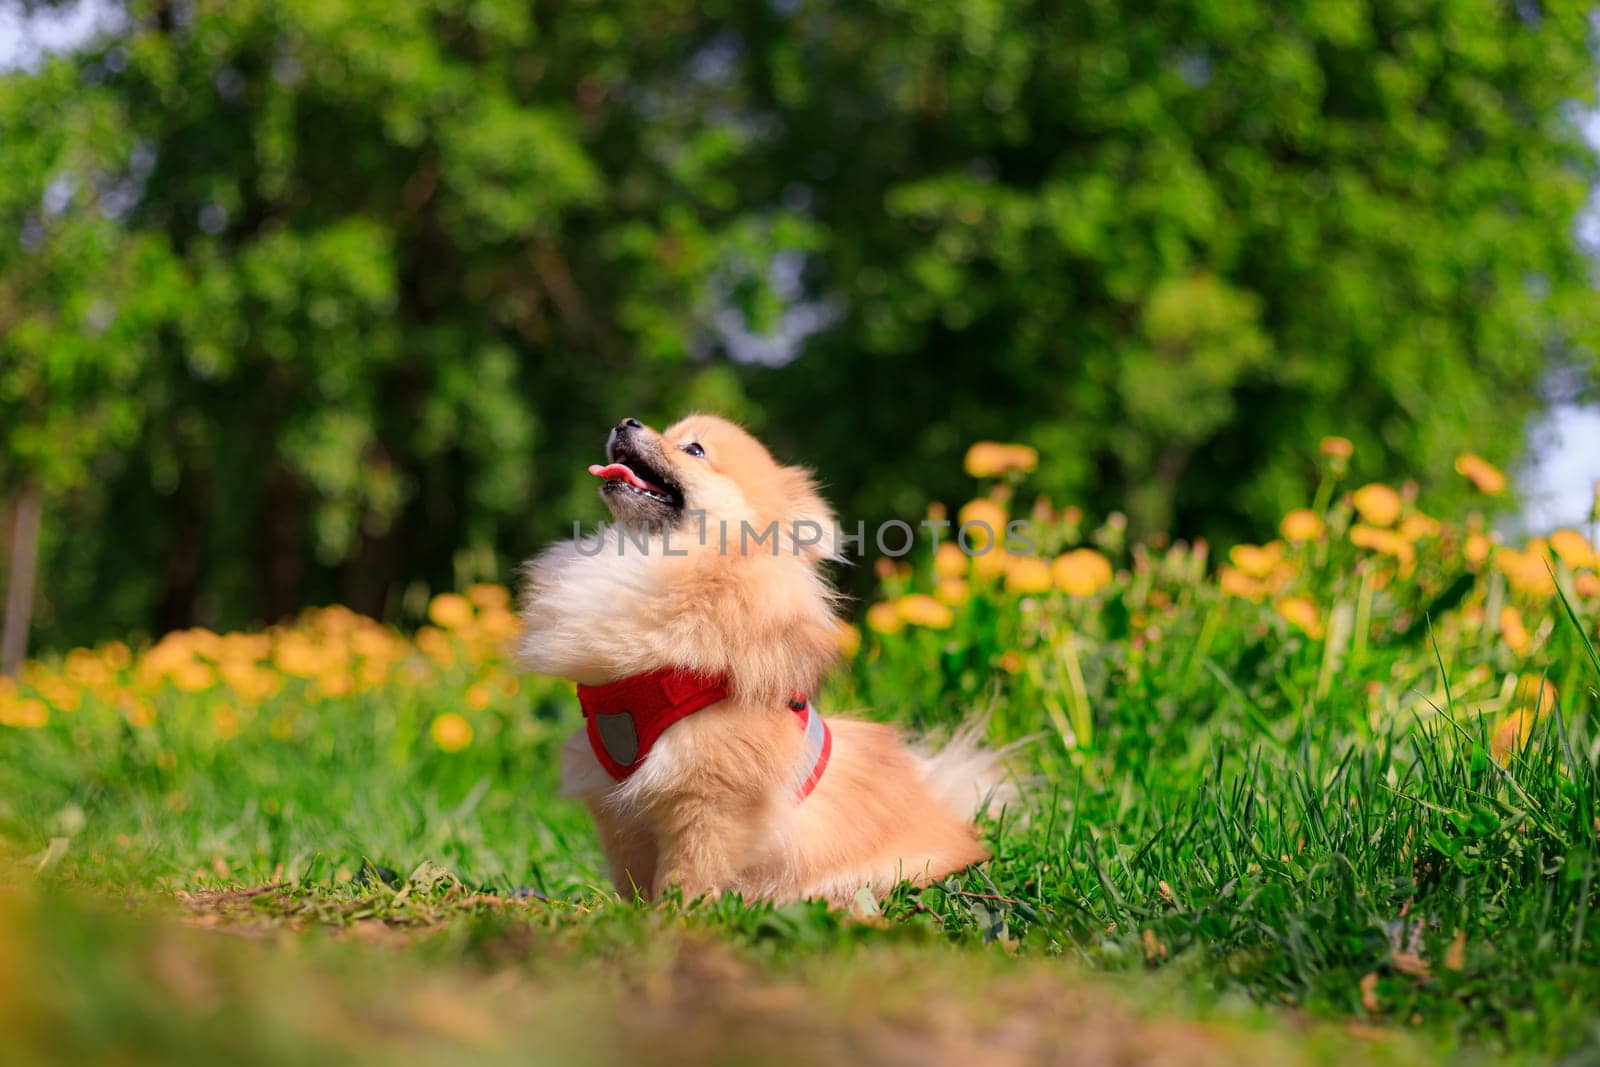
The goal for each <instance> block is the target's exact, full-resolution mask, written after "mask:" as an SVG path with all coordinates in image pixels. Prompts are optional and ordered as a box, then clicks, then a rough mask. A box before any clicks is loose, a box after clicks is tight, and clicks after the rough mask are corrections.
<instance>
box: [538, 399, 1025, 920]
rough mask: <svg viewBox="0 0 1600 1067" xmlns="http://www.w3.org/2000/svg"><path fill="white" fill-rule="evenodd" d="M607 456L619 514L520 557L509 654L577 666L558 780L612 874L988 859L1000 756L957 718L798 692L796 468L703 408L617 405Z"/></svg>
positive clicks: (620, 881) (823, 623)
mask: <svg viewBox="0 0 1600 1067" xmlns="http://www.w3.org/2000/svg"><path fill="white" fill-rule="evenodd" d="M606 460H607V462H606V463H605V464H603V465H602V464H596V465H595V466H593V467H591V468H590V472H591V473H593V474H596V475H598V476H600V477H601V478H602V479H603V484H602V486H601V490H600V492H601V495H602V497H603V499H604V500H605V502H606V504H607V505H608V506H609V508H610V509H611V513H612V515H613V516H614V517H615V519H616V522H615V523H614V524H612V525H609V526H602V527H600V528H599V529H598V530H597V531H596V532H595V533H594V534H593V535H592V536H591V537H588V538H583V539H580V540H574V541H565V542H562V543H560V544H557V545H555V546H553V547H551V548H550V549H548V550H547V551H545V552H544V553H543V554H542V555H540V556H539V557H538V558H537V559H535V560H533V561H532V562H531V563H530V564H529V565H528V567H527V570H526V579H527V581H526V588H525V590H524V595H523V605H522V616H523V621H524V624H525V629H524V635H523V637H522V639H521V642H520V645H519V648H518V653H519V657H520V659H521V662H522V664H523V665H524V666H525V667H527V668H528V669H529V670H533V671H538V672H541V673H544V674H553V675H559V676H561V677H565V678H570V679H572V680H574V681H576V682H577V683H578V684H579V685H578V692H579V697H580V700H581V701H582V703H583V705H584V715H585V729H584V730H583V731H582V732H580V733H579V734H577V735H576V736H575V737H573V738H572V739H571V741H570V742H569V743H568V744H567V746H566V749H565V750H564V753H563V768H562V772H563V785H564V789H565V791H566V793H567V794H568V795H570V796H574V797H577V798H579V799H581V800H583V801H584V802H585V803H586V804H587V805H588V808H589V810H590V812H591V813H592V814H593V816H594V820H595V824H596V826H597V827H598V830H599V834H600V840H601V844H602V846H603V848H604V850H605V854H606V860H607V862H608V864H609V866H610V869H611V877H612V880H613V881H614V882H615V883H616V886H617V889H618V890H619V891H620V892H622V893H624V894H632V893H634V892H640V893H643V894H644V895H645V896H647V897H649V898H650V899H655V898H657V897H659V896H660V895H661V893H662V892H663V891H664V890H665V889H667V887H669V886H677V887H679V888H680V889H681V890H682V891H683V894H684V896H685V897H686V898H692V897H695V896H698V895H701V894H717V893H722V892H738V893H741V894H743V895H744V896H745V897H746V898H763V899H771V900H780V901H782V900H792V899H795V898H797V897H820V898H824V899H826V900H829V901H832V902H834V903H845V902H848V901H849V900H850V899H851V898H852V897H853V896H854V895H855V894H856V893H857V892H859V891H860V890H861V889H862V888H863V887H867V888H870V890H871V891H872V892H874V893H877V894H882V893H884V892H886V891H887V890H888V889H889V888H890V887H891V886H892V885H894V883H895V882H896V881H897V880H900V879H909V880H911V881H913V882H924V881H927V880H929V879H935V878H939V877H942V876H944V875H946V874H949V873H951V872H952V871H957V870H960V869H961V868H963V867H966V866H967V865H969V864H972V863H976V862H978V861H979V860H982V859H985V858H986V857H987V853H986V852H985V850H984V848H983V846H982V845H981V844H980V843H979V840H978V836H977V833H976V831H975V830H974V827H973V825H972V819H973V816H974V814H975V813H976V812H977V811H978V810H979V809H980V808H981V807H983V805H985V804H986V803H989V802H990V800H991V799H992V798H993V796H994V789H995V787H996V785H997V783H998V781H999V780H1000V777H1001V774H1000V765H999V759H998V757H997V756H996V754H994V753H993V752H989V751H986V750H984V749H983V748H981V747H980V746H979V745H978V744H977V743H976V741H975V739H974V738H973V736H972V732H971V731H969V732H968V734H967V735H966V736H964V737H962V738H960V739H958V740H957V741H955V742H953V743H951V744H949V745H947V746H945V748H944V749H943V750H942V751H939V752H929V751H924V750H922V749H920V748H919V747H917V746H916V745H914V744H910V743H908V742H906V741H905V740H904V739H902V738H901V737H900V736H899V735H898V734H897V733H896V731H895V730H894V729H892V728H891V727H888V726H885V725H882V724H879V723H870V722H858V721H852V720H847V719H837V718H831V717H830V718H828V719H826V720H824V719H823V718H822V716H821V715H819V714H818V713H817V711H816V710H815V709H814V708H812V707H811V706H810V703H809V701H808V700H807V697H806V694H810V693H813V692H815V688H816V685H817V683H818V682H819V681H820V679H821V677H822V675H823V673H824V671H825V670H826V669H827V668H828V666H829V664H830V663H831V662H832V661H833V659H834V657H835V655H836V653H837V648H838V645H837V639H836V633H837V622H836V620H835V617H834V614H833V605H834V602H835V594H834V592H833V590H832V589H831V588H830V587H829V586H828V585H827V583H826V582H825V581H824V580H823V578H822V577H821V576H820V575H819V574H818V570H817V568H818V565H819V564H821V563H822V562H823V561H824V560H825V559H827V558H829V557H830V556H833V555H834V554H835V553H836V551H837V546H836V544H835V536H834V534H835V527H834V521H833V515H832V512H831V511H830V510H829V508H828V505H827V504H826V503H825V502H824V501H823V500H822V498H821V497H820V496H819V495H818V494H817V490H816V487H815V485H814V483H813V482H812V480H811V477H810V475H809V474H808V473H807V472H806V471H804V470H801V469H800V468H797V467H786V466H782V465H780V464H779V463H777V462H776V461H775V460H774V459H773V458H772V456H771V455H769V454H768V452H767V450H766V449H765V448H763V447H762V445H761V443H760V442H759V441H757V440H756V439H755V438H753V437H752V436H750V434H748V433H746V432H745V431H744V430H743V429H741V428H739V427H738V426H735V425H733V424H732V423H729V422H727V421H725V420H723V419H719V418H716V417H713V416H708V415H691V416H689V417H688V418H686V419H684V420H682V421H681V422H679V423H677V424H676V425H674V426H672V427H671V428H669V429H668V430H667V431H666V432H665V433H657V432H656V431H655V430H653V429H651V428H649V427H647V426H644V425H642V424H641V423H639V422H638V421H637V420H635V419H624V420H622V422H620V423H618V424H617V427H616V428H615V429H614V430H612V432H611V435H610V437H609V439H608V440H607V442H606Z"/></svg>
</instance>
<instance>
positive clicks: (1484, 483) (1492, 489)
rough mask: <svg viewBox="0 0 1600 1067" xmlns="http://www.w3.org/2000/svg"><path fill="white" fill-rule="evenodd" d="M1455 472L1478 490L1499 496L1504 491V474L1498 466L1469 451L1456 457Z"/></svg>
mask: <svg viewBox="0 0 1600 1067" xmlns="http://www.w3.org/2000/svg"><path fill="white" fill-rule="evenodd" d="M1456 473H1457V474H1459V475H1461V476H1462V477H1463V478H1465V479H1466V480H1467V481H1469V482H1471V483H1472V484H1473V486H1474V487H1476V488H1477V490H1478V492H1480V493H1485V494H1487V495H1489V496H1499V495H1500V494H1501V493H1503V492H1505V491H1506V476H1505V475H1504V474H1502V473H1501V472H1500V468H1498V467H1496V466H1495V465H1494V464H1492V463H1490V462H1489V461H1488V460H1486V459H1484V458H1483V457H1482V456H1475V455H1473V454H1472V453H1471V452H1464V453H1462V454H1461V455H1459V456H1457V457H1456Z"/></svg>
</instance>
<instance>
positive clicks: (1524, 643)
mask: <svg viewBox="0 0 1600 1067" xmlns="http://www.w3.org/2000/svg"><path fill="white" fill-rule="evenodd" d="M1500 636H1501V637H1502V638H1504V639H1505V642H1506V647H1507V648H1509V649H1511V651H1513V652H1515V653H1516V654H1517V655H1519V656H1525V655H1527V654H1528V646H1529V645H1531V644H1533V637H1532V635H1531V634H1529V633H1528V628H1527V626H1525V625H1523V622H1522V612H1520V611H1518V610H1517V609H1516V608H1514V607H1512V606H1511V605H1510V604H1507V605H1506V606H1505V607H1503V608H1501V609H1500Z"/></svg>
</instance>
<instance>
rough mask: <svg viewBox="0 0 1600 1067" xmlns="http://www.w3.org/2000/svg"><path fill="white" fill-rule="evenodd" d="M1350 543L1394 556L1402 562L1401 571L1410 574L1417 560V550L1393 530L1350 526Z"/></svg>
mask: <svg viewBox="0 0 1600 1067" xmlns="http://www.w3.org/2000/svg"><path fill="white" fill-rule="evenodd" d="M1350 543H1351V544H1353V545H1355V546H1356V547H1357V548H1365V549H1367V550H1368V551H1370V552H1378V553H1381V554H1383V555H1385V556H1392V557H1394V558H1395V559H1396V560H1398V561H1399V563H1400V573H1401V574H1402V575H1405V574H1410V573H1411V569H1412V567H1414V566H1415V565H1416V562H1417V550H1416V548H1415V547H1414V546H1413V545H1412V544H1411V542H1410V541H1407V540H1406V539H1405V538H1404V537H1401V536H1400V535H1399V534H1397V533H1395V532H1394V531H1393V530H1380V529H1378V528H1377V527H1375V526H1362V525H1360V524H1357V525H1355V526H1352V527H1350Z"/></svg>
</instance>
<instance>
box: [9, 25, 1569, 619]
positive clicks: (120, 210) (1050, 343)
mask: <svg viewBox="0 0 1600 1067" xmlns="http://www.w3.org/2000/svg"><path fill="white" fill-rule="evenodd" d="M0 2H7V0H0ZM12 2H14V0H12ZM23 6H29V5H26V4H24V5H23ZM1586 20H1587V9H1585V8H1584V7H1582V6H1581V5H1578V4H1575V3H1565V2H1549V3H1543V4H1538V3H1518V4H1513V3H1509V2H1493V3H1491V2H1485V0H1467V2H1460V0H1432V2H1425V0H1384V2H1377V3H1354V4H1341V5H1327V4H1315V3H1309V2H1298V3H1289V4H1283V3H1276V4H1269V3H1266V2H1264V0H1228V2H1224V0H1181V2H1169V3H1155V4H1148V3H1147V4H1133V5H1117V4H1107V3H1100V2H1089V3H1076V4H1067V5H1060V4H1025V3H1021V4H998V3H995V2H993V0H952V2H951V3H947V4H940V5H928V4H908V3H904V2H889V0H880V2H870V3H860V4H849V5H838V4H828V3H805V2H803V0H775V2H772V3H767V4H736V3H727V2H724V0H710V2H706V3H687V2H684V0H661V2H656V3H648V4H647V3H640V2H637V0H593V2H588V3H582V4H556V5H548V6H547V5H529V4H527V3H523V2H514V0H426V2H422V3H414V4H393V3H379V2H377V0H277V2H266V0H231V2H229V3H226V4H220V3H205V2H203V3H180V2H174V0H134V2H132V3H130V4H128V6H127V7H126V9H125V19H124V23H123V27H122V29H121V30H119V31H118V32H116V33H115V34H113V35H112V36H111V37H110V38H109V39H106V40H103V41H100V42H97V43H96V44H94V45H93V46H92V47H90V48H87V49H84V50H82V51H78V52H75V53H72V54H69V55H63V56H58V57H54V58H50V59H47V60H44V61H42V62H41V63H39V64H38V65H37V67H36V68H35V69H28V70H21V71H14V72H10V73H7V74H4V75H0V154H3V158H4V159H5V161H6V166H5V167H4V168H0V359H3V360H4V364H3V365H0V419H3V422H0V440H3V448H4V452H3V453H0V493H3V496H0V501H4V502H6V505H7V506H9V507H10V508H11V511H12V513H13V514H14V515H23V514H25V512H26V511H27V509H26V508H25V507H22V506H21V505H22V504H24V503H25V502H26V501H28V500H29V499H33V500H35V501H36V502H38V501H42V503H43V512H44V528H43V534H42V550H41V551H42V553H43V559H44V577H43V581H42V583H41V598H40V609H41V610H40V615H41V622H42V625H43V629H44V633H45V636H46V638H47V639H48V640H51V641H75V640H85V639H91V638H94V637H96V636H100V635H103V634H106V633H115V632H123V631H127V630H130V629H140V628H147V629H161V628H166V627H171V626H180V625H188V624H191V623H194V622H204V623H208V624H211V625H235V624H240V623H243V622H247V621H250V620H252V619H271V618H274V617H277V616H278V615H280V614H282V613H283V612H286V611H289V610H292V609H293V608H294V607H295V606H297V605H299V604H301V603H305V602H308V601H321V600H328V599H335V598H337V599H342V600H344V601H346V602H349V603H352V604H354V605H355V606H357V607H358V608H361V609H362V610H366V611H372V612H381V611H386V610H387V611H393V610H394V609H395V608H396V607H397V605H398V603H399V599H398V598H399V597H400V595H401V593H402V592H403V591H404V590H405V589H406V588H407V587H408V586H410V585H413V584H415V583H428V584H432V585H434V586H436V587H437V586H441V585H444V584H448V583H450V582H452V581H455V580H458V579H459V578H461V577H463V576H464V573H466V572H472V573H477V572H481V571H485V570H498V572H499V573H500V575H501V576H502V577H504V576H506V574H507V571H508V569H509V567H508V564H509V562H511V561H514V560H515V559H517V558H519V557H520V556H522V555H525V554H527V553H528V552H530V551H532V550H533V549H534V548H536V547H537V546H538V544H539V543H541V542H542V541H543V540H545V539H547V538H549V537H551V536H554V535H557V534H559V533H561V532H563V531H564V530H566V529H568V528H570V522H571V521H572V519H573V518H585V519H587V518H593V517H596V516H597V515H598V514H599V509H598V506H597V504H596V503H595V502H594V498H593V494H592V489H591V487H590V486H589V484H588V480H587V479H586V478H585V477H584V475H583V467H584V464H585V462H586V461H587V460H589V459H591V458H592V457H593V455H594V453H595V451H596V449H597V448H598V443H599V441H600V439H601V437H602V435H603V434H604V432H605V429H606V427H607V426H609V425H610V423H611V422H612V421H614V420H615V419H616V418H618V417H619V416H621V415H623V414H636V415H639V416H641V417H651V418H655V419H663V418H669V417H671V416H672V415H674V414H677V413H679V412H681V411H682V410H684V409H686V408H689V407H696V406H703V407H710V408H716V409H719V410H722V411H724V412H726V413H729V414H732V415H734V416H736V417H741V418H744V419H745V420H746V421H747V422H749V423H751V424H752V426H753V428H755V429H757V430H758V431H761V432H763V433H764V434H765V435H766V436H767V437H768V438H769V439H770V440H772V441H773V442H774V444H775V445H776V446H777V447H778V449H779V450H780V451H782V452H783V453H784V454H785V455H786V456H789V457H792V458H796V459H801V460H805V461H808V462H811V463H813V464H814V465H816V466H817V467H818V468H819V469H820V471H821V472H822V474H823V475H824V478H825V480H826V482H827V483H828V485H829V486H830V490H831V491H832V492H833V494H834V495H835V497H836V498H837V500H838V502H839V503H840V504H841V506H842V509H843V511H844V512H845V513H846V514H848V515H850V516H852V517H857V516H859V517H863V518H871V517H874V516H882V515H887V514H899V515H906V514H915V513H917V512H919V511H920V509H921V508H922V507H923V506H924V505H925V503H926V501H927V500H928V499H930V498H931V497H944V498H946V499H951V498H954V497H956V496H958V495H960V494H963V493H965V492H967V491H969V490H970V485H968V484H966V483H965V482H964V480H963V478H962V476H961V475H960V470H959V457H960V454H961V452H962V450H963V449H964V448H965V446H966V444H967V443H968V442H970V441H971V440H973V439H975V438H978V437H1000V438H1008V439H1022V440H1027V441H1030V442H1032V443H1034V444H1036V445H1038V446H1039V447H1040V448H1041V449H1042V450H1043V451H1044V453H1045V456H1046V459H1045V462H1044V464H1043V467H1042V470H1041V475H1040V479H1041V484H1043V485H1044V486H1045V487H1046V489H1047V490H1048V491H1050V492H1051V493H1052V494H1054V495H1055V496H1057V498H1058V499H1063V500H1065V499H1072V500H1075V501H1078V502H1081V503H1085V504H1087V505H1089V506H1090V507H1092V508H1097V509H1101V510H1105V509H1111V508H1123V509H1126V510H1128V511H1129V512H1130V514H1131V516H1132V518H1133V520H1134V523H1135V525H1136V527H1137V528H1139V529H1143V530H1147V531H1148V530H1153V529H1174V530H1179V531H1182V532H1189V533H1206V534H1210V535H1212V536H1219V537H1223V538H1227V537H1230V536H1237V535H1242V534H1244V533H1246V532H1248V531H1254V532H1260V531H1261V529H1262V528H1263V526H1264V525H1265V524H1266V523H1268V522H1270V521H1271V520H1272V518H1273V517H1275V516H1276V515H1277V514H1279V513H1280V512H1281V510H1282V509H1283V508H1284V507H1285V506H1287V505H1288V504H1289V503H1291V502H1295V501H1298V499H1299V498H1300V497H1301V495H1302V494H1303V493H1304V491H1305V487H1306V484H1307V481H1308V480H1309V478H1310V477H1311V466H1312V457H1313V454H1314V447H1315V442H1316V439H1317V438H1318V437H1319V436H1320V435H1322V434H1324V433H1341V434H1344V435H1346V436H1349V437H1351V438H1353V439H1354V440H1355V442H1356V445H1357V452H1356V460H1355V464H1356V470H1357V471H1358V473H1359V474H1361V475H1363V476H1372V477H1390V478H1401V477H1416V478H1417V479H1418V480H1420V481H1421V482H1423V484H1424V486H1425V488H1427V489H1428V490H1429V491H1430V492H1433V493H1436V494H1437V495H1438V499H1439V500H1440V503H1441V506H1447V505H1448V503H1450V501H1448V496H1449V494H1450V493H1451V492H1452V491H1453V486H1454V483H1453V482H1452V481H1451V480H1450V478H1451V476H1450V475H1449V467H1450V459H1451V458H1452V457H1453V455H1454V454H1455V452H1457V451H1459V450H1462V449H1464V448H1469V447H1470V448H1471V449H1472V450H1474V451H1477V452H1480V453H1482V454H1484V455H1487V456H1489V457H1490V458H1491V459H1496V460H1500V461H1505V460H1507V459H1509V458H1510V457H1512V456H1513V455H1514V454H1515V452H1516V451H1517V449H1518V448H1519V447H1520V444H1521V428H1522V422H1523V419H1524V417H1525V415H1526V414H1527V413H1528V412H1529V411H1530V410H1532V409H1533V408H1534V407H1535V405H1536V403H1537V384H1538V382H1539V381H1540V378H1541V376H1542V375H1543V374H1544V373H1545V372H1546V371H1547V369H1548V368H1550V367H1551V366H1552V365H1553V364H1556V363H1570V364H1580V365H1585V366H1592V365H1593V358H1594V357H1593V354H1592V353H1593V351H1594V345H1593V341H1594V338H1593V331H1594V329H1595V321H1596V320H1595V316H1594V310H1595V308H1594V303H1593V295H1592V293H1591V290H1590V286H1589V284H1588V277H1587V272H1586V266H1585V262H1584V259H1583V257H1582V253H1581V250H1580V249H1579V248H1578V247H1577V242H1576V239H1575V237H1574V223H1575V219H1576V218H1577V216H1578V214H1579V212H1580V210H1581V208H1582V206H1583V203H1584V198H1585V196H1586V192H1587V189H1588V187H1589V184H1590V183H1591V181H1592V180H1593V178H1594V170H1595V166H1594V159H1593V157H1592V154H1591V153H1590V152H1589V151H1588V150H1587V149H1586V147H1585V146H1584V144H1583V141H1582V137H1581V135H1580V132H1579V128H1578V123H1577V118H1578V114H1579V112H1578V109H1579V107H1580V106H1581V105H1582V104H1583V103H1585V102H1587V101H1588V100H1589V99H1590V97H1591V96H1592V94H1593V89H1594V83H1595V77H1596V64H1595V62H1594V60H1593V58H1592V56H1591V55H1590V52H1589V50H1588V47H1587V37H1588V23H1587V21H1586ZM13 522H14V520H13ZM10 585H11V587H12V588H13V589H15V588H16V586H17V583H16V582H15V581H13V582H11V583H10Z"/></svg>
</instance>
